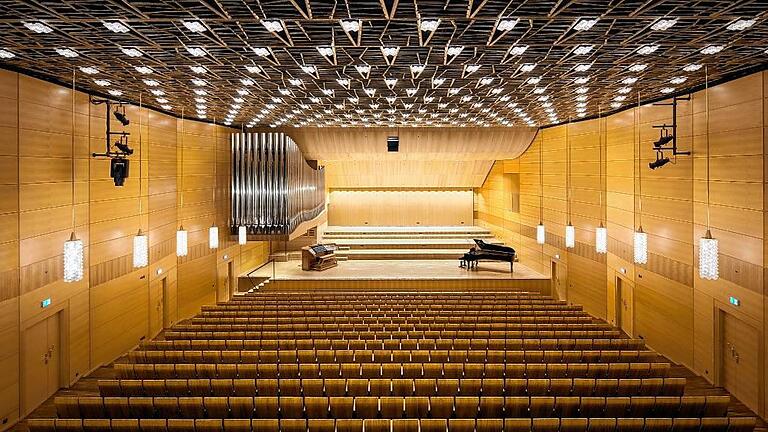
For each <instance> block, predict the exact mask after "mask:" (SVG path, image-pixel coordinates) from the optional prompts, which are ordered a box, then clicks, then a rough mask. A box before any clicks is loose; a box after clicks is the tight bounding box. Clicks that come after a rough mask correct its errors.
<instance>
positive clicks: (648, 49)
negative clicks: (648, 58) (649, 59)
mask: <svg viewBox="0 0 768 432" xmlns="http://www.w3.org/2000/svg"><path fill="white" fill-rule="evenodd" d="M658 49H659V46H658V45H643V46H641V47H640V48H638V49H637V53H638V54H640V55H649V54H653V53H654V52H656V50H658Z"/></svg>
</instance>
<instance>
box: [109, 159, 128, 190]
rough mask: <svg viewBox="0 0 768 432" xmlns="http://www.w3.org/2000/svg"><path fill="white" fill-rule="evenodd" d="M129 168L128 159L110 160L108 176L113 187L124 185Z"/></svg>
mask: <svg viewBox="0 0 768 432" xmlns="http://www.w3.org/2000/svg"><path fill="white" fill-rule="evenodd" d="M129 167H130V161H129V160H128V159H123V158H114V159H112V160H111V164H110V167H109V176H110V177H112V179H113V180H114V181H115V186H122V185H124V184H125V179H126V178H127V177H128V171H129Z"/></svg>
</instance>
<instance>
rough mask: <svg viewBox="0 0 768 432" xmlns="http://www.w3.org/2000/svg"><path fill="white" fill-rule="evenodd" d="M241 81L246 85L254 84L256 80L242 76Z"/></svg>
mask: <svg viewBox="0 0 768 432" xmlns="http://www.w3.org/2000/svg"><path fill="white" fill-rule="evenodd" d="M240 83H241V84H243V85H246V86H252V85H253V84H254V81H253V80H252V79H250V78H240Z"/></svg>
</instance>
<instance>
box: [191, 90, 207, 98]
mask: <svg viewBox="0 0 768 432" xmlns="http://www.w3.org/2000/svg"><path fill="white" fill-rule="evenodd" d="M193 91H194V93H195V94H196V95H198V96H205V95H207V94H208V92H207V91H205V90H203V89H194V90H193Z"/></svg>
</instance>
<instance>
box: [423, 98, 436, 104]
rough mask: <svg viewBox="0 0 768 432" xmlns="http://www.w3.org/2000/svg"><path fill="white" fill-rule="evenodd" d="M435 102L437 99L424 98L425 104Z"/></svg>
mask: <svg viewBox="0 0 768 432" xmlns="http://www.w3.org/2000/svg"><path fill="white" fill-rule="evenodd" d="M433 100H435V98H434V97H433V96H424V102H425V103H430V102H432V101H433Z"/></svg>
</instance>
